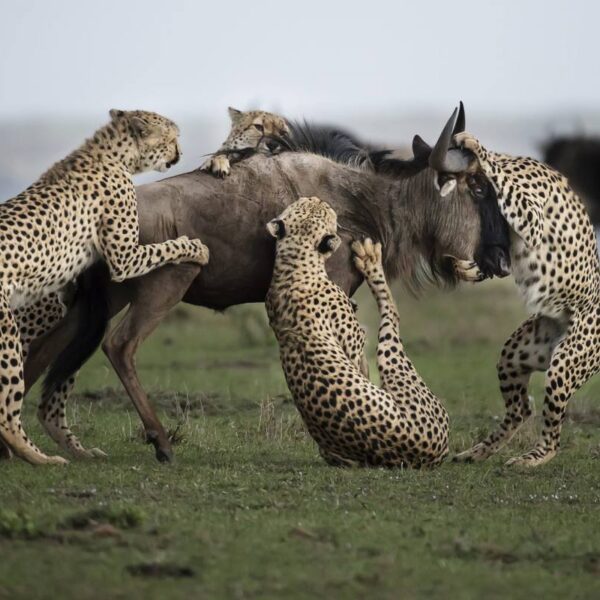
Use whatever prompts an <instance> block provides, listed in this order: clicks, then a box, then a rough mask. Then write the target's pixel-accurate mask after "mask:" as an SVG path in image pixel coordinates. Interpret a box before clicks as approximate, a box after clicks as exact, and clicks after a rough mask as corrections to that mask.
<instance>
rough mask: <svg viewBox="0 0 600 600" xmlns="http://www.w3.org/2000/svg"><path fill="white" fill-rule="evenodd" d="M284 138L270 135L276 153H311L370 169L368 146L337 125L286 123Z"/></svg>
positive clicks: (304, 122) (305, 122)
mask: <svg viewBox="0 0 600 600" xmlns="http://www.w3.org/2000/svg"><path fill="white" fill-rule="evenodd" d="M288 126H289V129H290V132H289V135H288V136H286V137H277V138H271V139H272V141H274V142H275V143H276V144H277V145H278V146H279V151H280V152H311V153H313V154H319V155H320V156H325V157H326V158H329V159H331V160H333V161H335V162H339V163H342V164H345V165H349V166H352V167H358V168H364V169H372V164H371V161H370V154H371V150H372V148H371V147H370V146H369V145H368V144H365V143H363V142H361V141H360V140H359V139H358V138H356V137H355V136H354V135H352V134H351V133H349V132H347V131H346V130H344V129H341V128H339V127H332V126H330V125H316V124H314V123H308V122H307V121H303V122H299V121H292V122H288Z"/></svg>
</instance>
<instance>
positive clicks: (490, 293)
mask: <svg viewBox="0 0 600 600" xmlns="http://www.w3.org/2000/svg"><path fill="white" fill-rule="evenodd" d="M396 297H397V299H398V300H399V305H400V310H401V316H402V330H403V337H404V340H405V343H406V346H407V349H408V351H409V353H410V355H411V356H412V358H413V359H414V362H415V363H416V366H417V368H418V369H419V370H420V372H421V373H422V375H423V376H424V377H425V379H426V380H427V381H428V382H429V384H430V386H431V387H432V389H433V390H434V391H435V392H436V393H437V394H439V395H440V396H441V397H442V398H444V399H445V403H446V406H447V407H448V409H449V412H450V415H451V426H452V436H451V446H452V451H453V452H454V451H457V450H461V449H464V448H466V447H467V446H468V445H469V444H470V443H471V442H472V441H473V440H476V439H478V438H480V437H482V436H483V434H484V433H485V432H487V431H489V430H490V429H491V428H492V427H494V426H495V424H496V418H497V416H498V415H501V414H502V402H501V399H500V395H499V392H498V389H497V383H496V376H495V366H494V365H495V362H496V358H497V355H498V351H499V348H500V345H501V343H502V341H503V340H504V339H505V338H506V337H507V336H508V335H509V333H510V332H511V331H512V330H513V329H514V327H516V325H517V324H518V323H519V322H520V320H521V318H522V317H523V315H524V313H523V309H522V308H521V307H520V303H519V301H518V300H517V298H516V295H515V292H514V290H513V287H512V285H511V282H508V281H506V282H491V283H488V284H484V285H481V286H479V287H477V288H475V287H462V288H461V289H459V290H457V291H455V292H453V293H440V292H428V293H427V294H426V297H424V298H422V299H420V300H415V299H413V298H410V297H407V295H406V294H405V293H402V291H401V290H397V293H396ZM358 299H359V302H360V304H361V308H360V310H359V316H360V318H361V320H362V321H363V322H365V323H367V324H368V325H369V333H370V336H369V338H370V346H369V350H370V357H371V359H373V354H374V343H375V335H376V315H375V314H374V304H373V302H372V301H371V299H370V297H369V296H368V294H367V293H366V290H361V291H360V293H359V295H358ZM138 365H139V370H140V373H141V377H142V380H143V382H144V384H145V386H146V388H147V389H148V390H149V391H150V393H151V397H152V399H153V401H154V402H155V403H156V405H158V406H159V408H160V413H161V415H162V416H163V418H164V421H165V422H166V423H167V424H168V425H169V427H170V428H172V429H173V430H174V431H175V437H176V438H177V439H178V444H177V446H176V461H175V462H174V464H172V465H161V464H158V463H157V462H155V459H154V454H153V451H152V449H151V448H150V447H146V446H144V445H143V443H142V437H141V433H140V427H139V423H138V419H137V416H136V414H135V413H134V411H133V409H132V407H131V406H130V405H129V402H128V400H127V399H126V397H125V395H124V393H123V391H122V389H121V387H120V385H119V384H118V382H117V380H116V378H115V376H114V374H113V373H112V371H111V370H110V368H109V367H108V364H107V360H106V359H105V358H104V356H103V355H101V354H97V355H96V356H95V357H94V359H93V360H92V362H91V363H90V364H89V365H88V366H86V368H85V370H84V372H83V373H82V375H81V377H80V380H79V384H78V394H77V397H76V400H75V401H74V402H73V403H72V405H71V407H70V410H69V413H70V420H71V422H72V423H73V428H74V430H75V431H76V432H77V433H78V434H79V435H80V436H81V438H82V439H83V441H84V442H85V443H86V444H87V445H88V446H90V447H91V446H98V447H100V448H102V449H104V450H105V451H106V452H108V454H109V459H108V460H105V461H97V462H85V463H84V462H73V463H71V464H70V465H69V466H68V467H66V468H56V467H52V468H32V467H30V466H28V465H27V464H24V463H22V462H19V461H14V460H13V461H11V462H10V463H4V464H1V465H0V468H1V469H2V473H3V477H2V486H1V488H0V557H1V560H0V597H3V598H4V597H6V598H50V597H52V598H56V597H59V598H67V597H69V598H70V597H72V598H79V599H85V598H103V599H104V598H115V597H118V598H121V597H123V598H137V597H143V598H191V597H193V598H260V599H263V598H365V597H369V598H416V597H428V598H481V597H487V598H501V597H510V598H531V597H545V598H554V597H562V598H564V597H569V598H593V597H596V598H597V597H599V596H600V525H599V516H600V431H599V428H598V425H599V424H600V401H599V400H600V398H599V396H600V378H596V380H594V381H592V382H590V383H589V384H588V385H587V386H586V387H585V388H584V389H583V390H582V391H581V392H580V393H579V394H578V396H577V398H576V400H575V401H573V402H572V403H571V406H570V413H569V418H568V420H567V422H566V424H565V428H564V433H563V450H562V452H561V454H560V455H559V456H558V457H557V458H556V459H555V460H554V461H553V462H551V463H550V464H549V465H547V466H545V467H542V468H539V469H538V470H535V471H531V472H525V473H522V472H515V471H514V470H511V469H508V468H505V467H504V466H503V464H504V462H505V460H506V459H507V458H509V457H510V456H511V455H514V454H516V453H520V452H522V451H524V450H525V449H528V448H529V447H530V446H531V445H532V443H533V441H534V439H535V431H536V428H537V427H539V421H538V420H537V419H536V422H535V423H533V424H532V425H531V426H530V425H528V426H527V427H526V428H525V429H524V431H523V433H522V434H521V435H519V436H518V438H517V439H516V440H515V441H514V442H513V444H512V445H511V446H510V448H509V449H506V450H504V451H503V452H502V453H501V454H500V455H499V456H497V457H495V458H493V459H490V460H489V461H488V462H486V463H484V464H480V465H466V466H465V465H454V464H452V463H450V462H448V463H446V464H445V465H443V466H442V467H441V468H439V469H438V470H436V471H433V472H410V471H409V472H401V471H387V470H340V469H334V468H331V467H328V466H326V465H325V463H324V462H323V461H322V460H321V459H320V458H319V456H318V454H317V451H316V448H315V446H314V444H313V443H312V441H311V440H310V438H308V437H307V436H306V434H305V433H304V430H303V427H302V424H301V422H300V420H299V418H298V416H297V414H296V412H295V409H294V407H293V405H292V404H291V403H290V398H289V396H288V393H287V389H286V386H285V383H284V380H283V377H282V373H281V370H280V367H279V362H278V358H277V347H276V346H275V344H274V342H273V338H272V337H271V335H270V332H268V331H267V330H265V321H264V317H263V309H262V307H258V306H257V307H246V308H244V307H240V308H237V309H234V310H232V311H230V312H227V313H226V314H225V315H217V314H213V313H210V312H209V311H207V310H203V309H192V308H188V307H183V306H180V307H178V308H177V309H175V310H174V311H173V313H172V314H171V315H170V316H169V318H168V320H167V322H165V323H164V324H163V325H162V326H161V327H160V329H159V330H158V331H157V332H156V333H155V334H154V336H153V337H152V338H151V339H150V340H148V341H147V342H146V343H145V345H144V346H143V347H142V348H141V350H140V352H139V358H138ZM374 371H375V366H374V363H372V372H374ZM534 384H535V385H534V388H533V389H534V395H535V398H536V408H537V410H538V414H539V412H540V408H541V389H542V381H541V379H540V377H539V376H538V377H536V378H535V380H534ZM34 405H35V402H34V399H33V397H32V398H31V399H30V401H29V402H28V403H27V411H26V415H25V420H26V425H27V428H28V430H29V433H31V434H32V436H33V437H34V439H35V440H36V441H38V442H40V444H41V446H42V448H44V449H45V450H46V451H53V450H54V449H53V446H52V444H51V443H50V442H49V441H48V439H47V438H46V437H45V436H44V435H43V434H42V432H41V429H40V427H39V426H38V425H37V421H36V419H35V416H34V410H35V406H34Z"/></svg>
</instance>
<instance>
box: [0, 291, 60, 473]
mask: <svg viewBox="0 0 600 600" xmlns="http://www.w3.org/2000/svg"><path fill="white" fill-rule="evenodd" d="M0 315H1V317H0V336H1V337H0V359H1V361H2V363H3V364H5V365H7V366H6V368H4V369H3V370H2V384H1V385H0V436H1V437H2V441H3V442H4V443H5V444H6V445H8V446H9V447H10V449H11V450H12V451H13V452H14V453H15V454H16V455H17V456H18V457H19V458H22V459H23V460H25V461H27V462H28V463H31V464H35V465H42V464H55V465H58V464H61V465H64V464H66V463H67V462H68V461H67V460H65V459H64V458H63V457H62V456H46V455H45V454H44V453H43V452H42V451H41V450H40V449H39V448H38V447H37V446H36V445H35V444H33V442H31V440H29V438H28V437H27V436H26V435H25V431H24V430H23V426H22V425H21V406H22V404H23V396H24V391H25V382H24V380H23V359H22V356H23V355H22V348H21V339H20V336H19V333H18V327H17V322H16V320H15V318H14V315H13V314H12V312H11V310H10V307H9V304H8V302H7V300H6V297H5V296H1V297H0Z"/></svg>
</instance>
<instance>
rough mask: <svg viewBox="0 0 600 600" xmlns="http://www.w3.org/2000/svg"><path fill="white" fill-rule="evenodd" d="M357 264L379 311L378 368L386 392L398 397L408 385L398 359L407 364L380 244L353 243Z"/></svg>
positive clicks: (398, 318) (398, 317)
mask: <svg viewBox="0 0 600 600" xmlns="http://www.w3.org/2000/svg"><path fill="white" fill-rule="evenodd" d="M352 251H353V252H354V264H355V266H356V268H357V269H358V271H359V272H360V273H361V275H362V276H363V277H364V278H365V281H366V282H367V285H368V286H369V288H370V289H371V292H372V293H373V296H374V297H375V301H376V302H377V307H378V309H379V315H380V317H379V318H380V321H379V335H378V343H377V369H378V371H379V376H380V377H381V384H382V387H383V389H384V390H386V391H387V392H389V393H390V394H392V396H394V397H396V396H397V395H398V394H400V393H401V390H402V389H403V388H404V387H405V386H406V379H405V376H404V375H403V372H402V371H401V370H400V369H399V368H398V362H399V360H398V359H399V358H400V359H401V360H403V361H406V362H408V361H409V359H408V357H406V355H405V354H404V347H403V345H402V341H401V339H400V316H399V315H398V310H397V308H396V304H395V302H394V298H393V297H392V292H391V291H390V288H389V286H388V284H387V281H386V279H385V273H384V271H383V264H382V258H381V244H380V243H376V244H375V243H373V241H372V240H370V239H369V238H366V239H365V240H364V241H362V242H359V241H354V242H353V243H352Z"/></svg>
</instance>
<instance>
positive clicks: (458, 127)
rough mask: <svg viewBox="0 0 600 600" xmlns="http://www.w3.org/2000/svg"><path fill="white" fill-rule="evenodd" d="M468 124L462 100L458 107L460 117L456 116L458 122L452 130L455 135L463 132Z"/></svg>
mask: <svg viewBox="0 0 600 600" xmlns="http://www.w3.org/2000/svg"><path fill="white" fill-rule="evenodd" d="M465 126H466V118H465V105H464V104H463V103H462V100H461V101H460V105H459V107H458V117H457V118H456V123H455V124H454V131H452V134H453V135H456V134H457V133H462V132H463V131H464V130H465Z"/></svg>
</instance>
